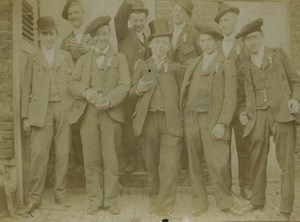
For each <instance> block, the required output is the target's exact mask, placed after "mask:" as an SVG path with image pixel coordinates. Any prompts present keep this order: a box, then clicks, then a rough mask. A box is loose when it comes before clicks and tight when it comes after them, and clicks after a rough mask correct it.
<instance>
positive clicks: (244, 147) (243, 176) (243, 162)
mask: <svg viewBox="0 0 300 222" xmlns="http://www.w3.org/2000/svg"><path fill="white" fill-rule="evenodd" d="M231 126H232V128H233V131H234V136H235V144H236V151H237V155H238V156H237V157H238V179H239V186H240V190H241V191H242V190H245V189H250V171H249V168H250V150H249V144H248V142H247V141H246V140H245V138H243V132H244V128H245V127H244V126H243V125H242V124H241V123H240V121H239V118H238V116H235V117H234V118H233V120H232V122H231ZM230 162H231V161H230Z"/></svg>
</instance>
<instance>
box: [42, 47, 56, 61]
mask: <svg viewBox="0 0 300 222" xmlns="http://www.w3.org/2000/svg"><path fill="white" fill-rule="evenodd" d="M42 52H43V54H44V56H45V58H46V60H47V62H48V65H49V66H51V65H52V63H53V59H54V53H55V46H53V47H52V48H51V49H47V48H46V47H44V46H43V45H42Z"/></svg>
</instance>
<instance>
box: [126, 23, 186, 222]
mask: <svg viewBox="0 0 300 222" xmlns="http://www.w3.org/2000/svg"><path fill="white" fill-rule="evenodd" d="M149 28H150V31H151V35H150V37H149V48H150V49H151V52H152V56H151V58H149V59H147V60H146V61H142V62H140V63H139V64H138V65H137V68H136V70H135V72H134V75H133V79H132V84H131V89H130V95H131V96H132V97H134V98H137V104H136V108H135V112H134V113H133V130H134V135H135V136H137V137H139V138H140V139H141V142H142V153H143V158H144V161H145V165H146V168H147V173H148V186H149V193H150V202H151V205H150V208H149V210H150V211H154V212H156V213H157V214H162V215H164V216H167V217H168V218H169V219H171V218H174V217H175V215H174V214H173V210H174V206H175V199H176V187H177V175H178V170H177V168H178V163H179V156H180V152H181V141H182V134H183V128H182V121H181V117H180V113H179V104H178V98H179V86H180V82H181V78H182V75H181V74H180V65H179V64H176V63H174V62H173V61H171V60H170V59H168V57H167V55H168V52H169V50H170V48H171V45H170V37H171V35H172V34H171V33H169V32H168V21H167V20H163V19H156V20H154V21H152V22H150V24H149Z"/></svg>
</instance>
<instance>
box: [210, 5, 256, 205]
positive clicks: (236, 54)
mask: <svg viewBox="0 0 300 222" xmlns="http://www.w3.org/2000/svg"><path fill="white" fill-rule="evenodd" d="M239 13H240V9H239V8H237V7H234V6H231V5H227V4H222V5H221V6H220V9H219V12H218V14H217V15H216V17H215V22H216V23H217V24H219V28H220V30H221V32H222V34H223V37H224V38H223V40H222V42H221V44H220V53H221V54H222V55H223V56H224V57H225V58H226V59H231V60H233V61H234V62H235V65H236V67H237V68H238V67H239V66H240V65H241V64H242V63H243V61H244V60H245V59H246V58H247V56H249V52H248V50H247V49H246V48H245V47H244V43H243V41H242V40H241V39H235V35H236V31H237V30H236V26H237V22H238V15H239ZM231 126H232V128H233V130H234V134H235V137H234V138H235V144H236V150H237V154H238V169H239V172H238V178H239V186H240V192H241V196H242V198H244V199H246V200H249V199H250V198H251V191H250V181H249V180H250V174H249V166H250V154H249V147H248V143H247V142H246V141H245V140H244V139H243V131H244V126H242V125H241V123H240V121H239V117H238V114H235V115H234V116H233V119H232V122H231Z"/></svg>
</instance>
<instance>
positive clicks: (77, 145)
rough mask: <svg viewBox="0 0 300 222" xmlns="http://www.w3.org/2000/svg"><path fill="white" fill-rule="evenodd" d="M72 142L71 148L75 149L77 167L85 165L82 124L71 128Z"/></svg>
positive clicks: (76, 124) (78, 123)
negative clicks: (81, 132)
mask: <svg viewBox="0 0 300 222" xmlns="http://www.w3.org/2000/svg"><path fill="white" fill-rule="evenodd" d="M71 130H72V140H71V147H72V149H73V157H74V160H75V163H76V164H77V165H83V153H82V144H81V138H80V122H77V123H75V124H73V125H72V126H71Z"/></svg>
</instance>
